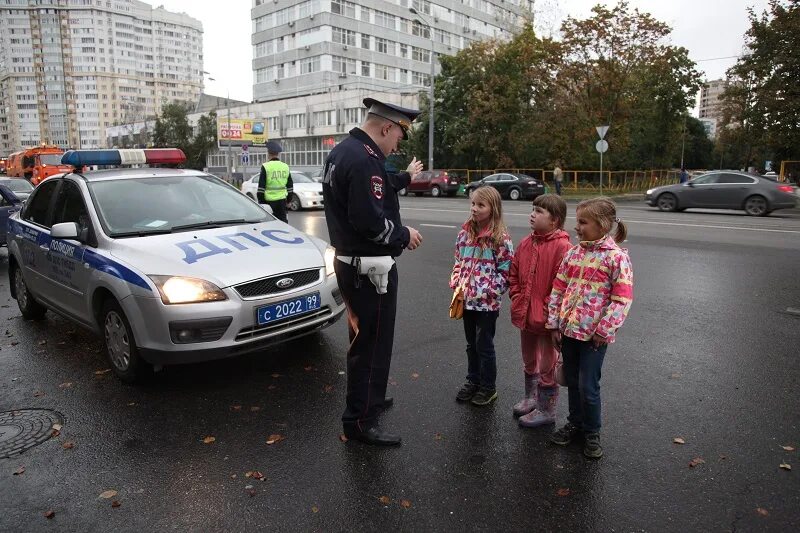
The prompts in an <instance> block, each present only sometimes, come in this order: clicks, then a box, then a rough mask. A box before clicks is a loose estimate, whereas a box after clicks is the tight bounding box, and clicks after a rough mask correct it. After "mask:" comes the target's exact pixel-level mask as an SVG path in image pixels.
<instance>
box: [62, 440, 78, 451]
mask: <svg viewBox="0 0 800 533" xmlns="http://www.w3.org/2000/svg"><path fill="white" fill-rule="evenodd" d="M61 447H62V448H64V449H65V450H71V449H72V448H74V447H75V444H74V443H72V441H67V442H65V443H64V444H62V445H61Z"/></svg>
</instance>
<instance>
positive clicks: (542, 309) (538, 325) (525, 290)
mask: <svg viewBox="0 0 800 533" xmlns="http://www.w3.org/2000/svg"><path fill="white" fill-rule="evenodd" d="M566 218H567V204H566V203H565V202H564V200H562V199H561V197H560V196H558V195H555V194H543V195H541V196H537V197H536V199H535V200H534V201H533V210H532V211H531V215H530V217H529V219H528V222H529V223H530V227H531V233H530V235H528V236H527V237H525V238H524V239H522V242H520V243H519V246H518V247H517V249H516V250H515V252H514V260H513V261H512V262H511V273H510V275H509V278H508V283H509V294H510V295H511V323H512V324H514V325H515V326H516V327H518V328H519V329H520V341H521V348H522V361H523V370H524V377H525V396H524V397H523V398H522V400H520V401H519V402H517V404H516V405H514V411H513V412H514V416H517V417H519V425H520V426H523V427H538V426H542V425H544V424H552V423H554V422H555V421H556V401H557V400H558V383H556V380H555V370H556V363H557V362H558V355H559V352H558V349H556V347H555V345H554V344H553V340H552V337H551V335H550V331H548V330H547V329H545V325H546V324H547V300H548V299H549V297H550V292H551V291H552V289H553V280H554V279H555V277H556V273H557V272H558V267H559V266H560V265H561V261H562V260H563V259H564V254H566V253H567V250H569V248H570V242H569V234H568V233H567V232H566V231H564V221H565V220H566Z"/></svg>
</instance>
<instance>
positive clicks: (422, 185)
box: [400, 170, 462, 198]
mask: <svg viewBox="0 0 800 533" xmlns="http://www.w3.org/2000/svg"><path fill="white" fill-rule="evenodd" d="M461 182H462V179H461V178H460V177H458V176H454V175H453V174H450V173H448V172H447V171H446V170H423V171H422V172H420V173H419V174H417V175H416V176H414V179H413V180H411V183H409V184H408V187H407V188H405V189H403V190H401V191H400V194H401V195H402V196H405V195H407V194H409V193H413V194H415V195H417V196H422V195H423V194H430V195H431V196H433V197H434V198H438V197H439V196H444V195H447V196H455V195H456V194H458V189H459V187H461Z"/></svg>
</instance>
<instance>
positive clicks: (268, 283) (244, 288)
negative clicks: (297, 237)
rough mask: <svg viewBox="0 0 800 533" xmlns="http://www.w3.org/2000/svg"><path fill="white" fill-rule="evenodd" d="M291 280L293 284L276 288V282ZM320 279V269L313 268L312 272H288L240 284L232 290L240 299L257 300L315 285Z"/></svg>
mask: <svg viewBox="0 0 800 533" xmlns="http://www.w3.org/2000/svg"><path fill="white" fill-rule="evenodd" d="M287 278H288V279H291V280H292V281H293V283H292V284H291V285H290V286H289V287H286V288H281V287H278V281H280V280H282V279H287ZM319 279H320V269H319V268H315V269H312V270H300V271H298V272H289V273H286V274H279V275H277V276H271V277H269V278H263V279H257V280H256V281H250V282H247V283H242V284H241V285H236V286H234V287H233V288H234V290H235V291H236V292H237V293H239V296H241V297H242V298H259V297H262V296H269V295H271V294H277V293H280V292H286V291H288V290H296V289H302V288H303V287H307V286H309V285H313V284H314V283H317V282H318V281H319Z"/></svg>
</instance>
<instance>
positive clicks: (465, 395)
mask: <svg viewBox="0 0 800 533" xmlns="http://www.w3.org/2000/svg"><path fill="white" fill-rule="evenodd" d="M479 388H480V387H479V386H478V384H477V383H472V382H471V381H467V382H466V383H464V384H463V385H462V386H461V389H460V390H459V391H458V394H456V400H457V401H459V402H468V401H470V400H471V399H472V397H473V396H475V394H476V393H477V392H478V389H479Z"/></svg>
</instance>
